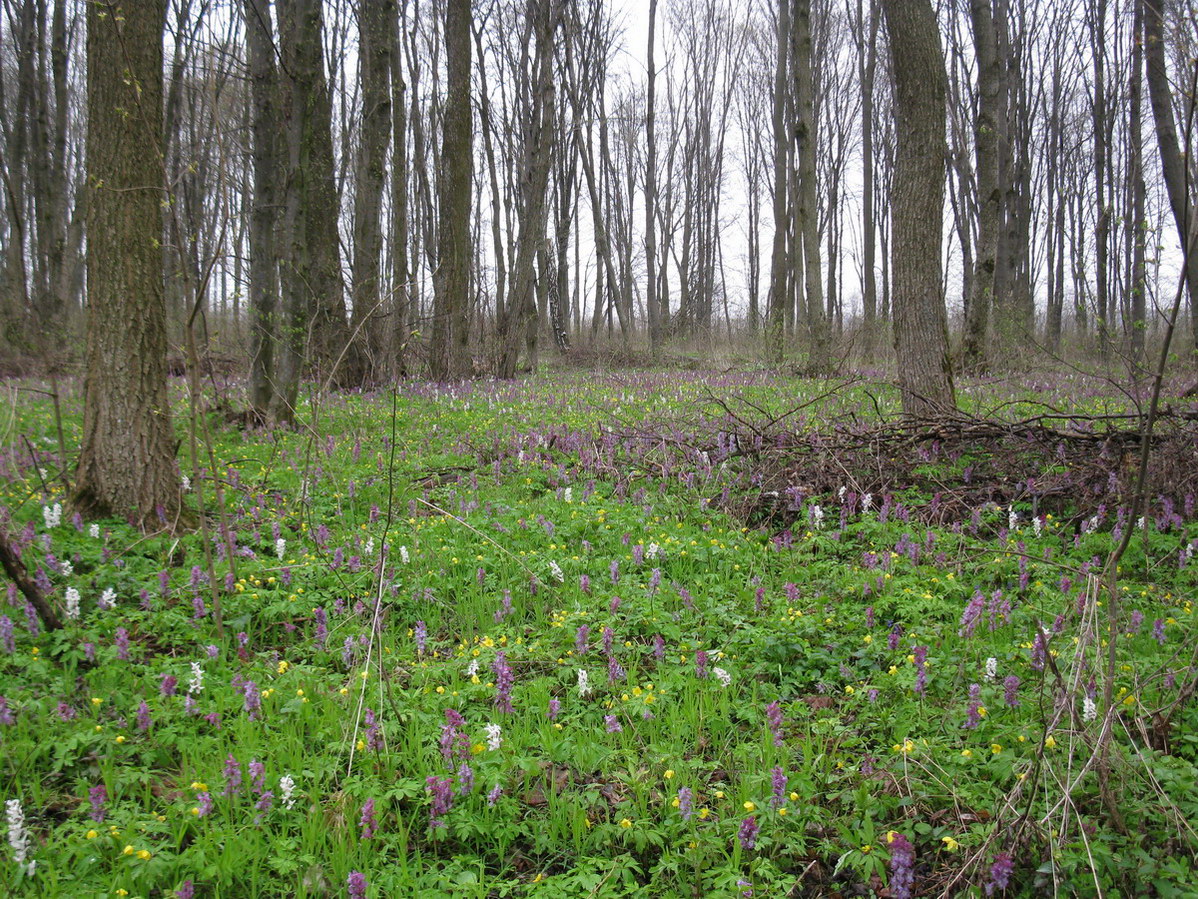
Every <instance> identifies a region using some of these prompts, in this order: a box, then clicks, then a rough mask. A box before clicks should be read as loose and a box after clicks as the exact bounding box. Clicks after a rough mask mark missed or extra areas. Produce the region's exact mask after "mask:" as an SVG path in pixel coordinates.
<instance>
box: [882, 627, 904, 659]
mask: <svg viewBox="0 0 1198 899" xmlns="http://www.w3.org/2000/svg"><path fill="white" fill-rule="evenodd" d="M902 639H903V628H902V625H898V624H896V625H895V626H894V627H892V628H891V629H890V634H889V635H888V636H887V637H886V646H887V648H888V649H889V650H890V651H891V652H894V650H896V649H898V648H899V641H900V640H902Z"/></svg>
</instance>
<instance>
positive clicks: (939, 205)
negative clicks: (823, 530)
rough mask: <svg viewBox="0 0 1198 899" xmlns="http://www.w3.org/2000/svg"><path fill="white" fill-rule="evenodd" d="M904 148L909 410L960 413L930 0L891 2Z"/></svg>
mask: <svg viewBox="0 0 1198 899" xmlns="http://www.w3.org/2000/svg"><path fill="white" fill-rule="evenodd" d="M882 10H883V13H884V15H885V18H886V30H887V33H888V34H889V36H890V42H889V43H890V54H891V70H892V72H893V77H894V91H895V97H894V124H895V131H896V133H897V146H896V153H895V164H894V185H893V188H892V192H891V206H892V209H893V216H894V219H893V226H892V227H893V237H892V241H891V247H890V252H891V269H892V271H893V273H894V274H893V277H894V349H895V355H896V357H897V360H898V376H899V388H900V390H901V392H902V403H903V412H904V414H906V415H908V416H914V417H922V416H927V415H930V414H934V413H938V412H943V411H945V410H948V409H952V408H955V405H956V399H955V396H954V391H953V369H952V360H951V358H950V356H949V350H948V327H947V323H946V319H945V311H944V293H943V284H942V279H941V256H940V254H941V241H942V237H943V228H944V225H943V222H944V161H945V140H944V126H945V81H946V76H945V73H944V57H943V56H942V55H941V50H940V34H939V30H938V28H937V24H936V15H935V13H934V12H933V11H932V6H931V3H930V2H929V0H883V3H882Z"/></svg>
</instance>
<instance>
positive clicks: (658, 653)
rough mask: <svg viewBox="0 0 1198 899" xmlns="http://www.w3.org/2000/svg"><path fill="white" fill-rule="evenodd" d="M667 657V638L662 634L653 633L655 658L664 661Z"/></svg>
mask: <svg viewBox="0 0 1198 899" xmlns="http://www.w3.org/2000/svg"><path fill="white" fill-rule="evenodd" d="M665 657H666V638H665V637H663V636H662V635H661V634H654V635H653V658H655V659H657V661H659V662H660V661H662V660H664V659H665Z"/></svg>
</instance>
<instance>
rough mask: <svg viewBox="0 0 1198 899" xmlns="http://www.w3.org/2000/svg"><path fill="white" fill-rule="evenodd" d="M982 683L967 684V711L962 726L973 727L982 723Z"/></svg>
mask: <svg viewBox="0 0 1198 899" xmlns="http://www.w3.org/2000/svg"><path fill="white" fill-rule="evenodd" d="M981 707H982V685H981V684H970V685H969V713H968V717H967V718H966V719H965V723H964V724H963V725H961V726H962V727H967V728H975V727H977V726H978V725H979V724H981V723H982V715H981V711H980V710H981Z"/></svg>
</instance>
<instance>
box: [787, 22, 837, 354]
mask: <svg viewBox="0 0 1198 899" xmlns="http://www.w3.org/2000/svg"><path fill="white" fill-rule="evenodd" d="M791 16H792V18H791V27H792V28H793V29H794V51H793V52H794V56H793V59H792V65H793V69H794V85H795V97H794V102H795V112H796V113H797V115H796V116H795V159H796V161H797V169H798V205H797V208H796V209H795V217H796V223H795V241H796V242H799V241H801V242H802V247H803V249H802V252H803V275H804V283H803V301H802V303H803V314H804V317H805V320H806V324H807V352H808V358H807V367H808V370H810V371H812V372H820V371H824V370H825V369H826V368H827V366H828V364H829V360H828V359H827V358H826V357H827V342H828V336H827V327H828V321H827V316H826V315H825V313H824V285H823V274H822V272H821V270H820V246H819V208H818V207H819V199H818V192H817V190H816V162H815V154H816V151H817V149H818V148H817V147H816V130H815V79H814V76H813V74H812V70H811V65H812V59H811V0H794V4H793V8H792V12H791Z"/></svg>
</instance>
